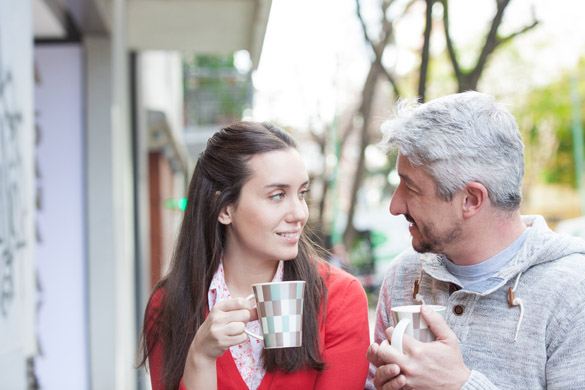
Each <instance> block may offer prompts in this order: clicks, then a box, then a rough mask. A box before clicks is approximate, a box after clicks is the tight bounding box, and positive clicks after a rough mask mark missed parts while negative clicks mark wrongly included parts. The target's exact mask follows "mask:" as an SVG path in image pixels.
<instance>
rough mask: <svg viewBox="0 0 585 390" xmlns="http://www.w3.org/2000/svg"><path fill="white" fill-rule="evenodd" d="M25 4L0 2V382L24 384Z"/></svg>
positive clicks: (30, 337)
mask: <svg viewBox="0 0 585 390" xmlns="http://www.w3.org/2000/svg"><path fill="white" fill-rule="evenodd" d="M31 14H32V11H31V5H30V2H29V1H14V0H0V84H1V87H0V378H1V379H0V381H1V383H0V386H1V387H2V388H6V389H11V390H13V389H15V390H18V389H25V388H26V379H27V378H26V358H28V357H32V356H33V355H34V354H35V352H36V343H35V329H34V326H35V306H36V305H35V301H34V300H35V292H36V289H35V284H34V266H33V256H34V245H35V238H34V219H33V218H34V211H35V210H34V208H35V206H34V201H33V199H34V186H33V178H34V168H33V167H34V138H33V134H34V132H33V77H32V75H33V61H32V41H33V40H32V28H31Z"/></svg>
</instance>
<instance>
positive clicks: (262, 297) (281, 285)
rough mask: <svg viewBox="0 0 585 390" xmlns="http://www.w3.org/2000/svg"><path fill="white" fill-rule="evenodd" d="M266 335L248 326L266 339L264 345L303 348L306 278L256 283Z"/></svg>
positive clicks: (261, 318) (255, 288)
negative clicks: (304, 279) (303, 279)
mask: <svg viewBox="0 0 585 390" xmlns="http://www.w3.org/2000/svg"><path fill="white" fill-rule="evenodd" d="M252 290H253V291H254V294H252V295H250V296H249V297H248V299H251V298H252V297H254V298H255V299H256V308H257V311H258V320H259V321H260V328H261V329H262V336H261V335H258V334H256V333H254V332H251V331H249V330H247V329H246V333H247V334H249V335H250V336H252V337H255V338H257V339H260V340H263V341H264V348H266V349H270V348H290V347H300V346H301V345H302V341H303V297H304V293H305V282H304V281H302V280H295V281H286V282H272V283H258V284H253V285H252Z"/></svg>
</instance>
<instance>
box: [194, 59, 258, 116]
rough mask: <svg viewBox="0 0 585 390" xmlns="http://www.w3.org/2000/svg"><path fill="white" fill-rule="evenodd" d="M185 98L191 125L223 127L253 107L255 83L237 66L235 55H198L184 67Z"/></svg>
mask: <svg viewBox="0 0 585 390" xmlns="http://www.w3.org/2000/svg"><path fill="white" fill-rule="evenodd" d="M183 67H184V73H185V77H184V80H185V83H184V96H185V108H186V113H187V124H188V125H195V126H200V125H209V124H224V123H229V122H233V121H236V120H240V119H241V117H242V115H243V112H244V110H245V109H246V108H248V107H250V106H251V101H252V80H251V77H250V74H242V73H240V72H238V70H237V69H236V68H235V66H234V56H233V54H229V55H195V56H193V58H191V59H189V60H185V61H184V64H183Z"/></svg>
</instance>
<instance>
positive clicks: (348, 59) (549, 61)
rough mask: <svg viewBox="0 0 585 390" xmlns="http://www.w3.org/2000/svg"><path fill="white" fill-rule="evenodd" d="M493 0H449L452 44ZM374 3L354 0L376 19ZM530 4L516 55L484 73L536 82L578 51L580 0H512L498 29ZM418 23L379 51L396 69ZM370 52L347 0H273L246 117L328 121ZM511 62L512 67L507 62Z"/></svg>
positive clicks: (515, 22) (410, 61) (481, 22)
mask: <svg viewBox="0 0 585 390" xmlns="http://www.w3.org/2000/svg"><path fill="white" fill-rule="evenodd" d="M494 2H495V1H494V0H474V1H473V2H470V1H468V0H451V2H450V7H451V15H450V16H451V23H452V34H453V36H454V39H455V40H456V43H457V45H458V47H467V46H473V45H474V44H476V43H477V41H478V37H480V36H481V35H482V33H483V30H482V29H485V28H487V27H486V26H487V24H486V19H487V18H489V17H490V15H491V10H492V9H493V7H494V5H493V4H494ZM377 3H378V2H377V1H372V0H367V1H365V0H362V2H361V4H362V9H363V11H364V14H365V15H366V18H368V20H372V21H375V20H377V14H376V10H377V9H376V8H375V4H377ZM472 3H473V4H472ZM532 4H534V10H535V11H534V12H535V14H536V16H537V18H538V19H539V20H540V21H541V23H540V25H539V26H538V27H537V28H536V29H534V30H532V31H530V32H528V33H527V34H525V35H524V36H521V37H518V39H516V40H515V45H516V46H515V47H517V48H518V51H519V53H520V54H521V55H520V59H521V61H524V63H516V64H506V63H505V62H504V61H502V62H501V64H500V67H499V68H498V67H496V66H495V67H494V71H493V72H492V73H494V72H495V73H496V74H495V75H493V74H492V76H491V77H496V78H497V77H498V75H501V74H503V73H507V72H508V71H510V72H516V73H513V74H514V75H515V77H519V78H520V79H523V80H524V82H525V83H526V84H528V85H532V84H534V85H538V84H543V83H546V82H547V81H548V80H551V79H552V78H554V77H555V76H556V75H558V73H559V71H560V70H562V69H565V68H570V67H573V66H575V64H576V63H577V60H578V58H579V57H583V56H584V55H585V23H584V22H583V15H585V1H583V0H555V1H550V0H512V1H511V3H510V5H509V6H508V8H507V10H506V14H505V19H504V24H503V26H502V27H503V28H504V30H503V31H504V32H511V31H514V30H517V29H518V28H520V27H522V26H525V25H527V24H530V23H531V21H532V9H531V5H532ZM421 29H422V21H421V20H420V19H419V18H412V19H411V20H405V21H404V22H403V23H402V24H401V25H400V27H399V29H398V31H397V42H398V45H399V46H400V47H401V48H402V49H401V50H400V51H399V53H398V56H397V58H398V60H395V62H394V63H393V64H390V61H386V60H387V58H385V61H386V62H387V64H388V65H395V66H396V69H397V70H398V71H399V72H404V71H406V70H408V69H409V68H410V67H412V66H417V62H418V61H419V60H418V58H417V56H416V55H415V54H413V53H412V50H411V49H412V47H417V46H416V45H417V44H419V43H420V39H421V38H420V34H421V33H420V32H421V31H422V30H421ZM433 42H434V45H435V47H436V49H440V48H441V45H443V44H444V42H440V40H439V39H437V40H436V42H435V41H433ZM370 56H371V53H370V52H369V50H368V48H367V47H366V46H365V44H364V39H363V33H362V31H361V27H360V25H359V22H358V20H357V18H356V17H355V1H354V0H318V1H316V0H295V1H290V0H273V1H272V8H271V13H270V18H269V22H268V26H267V31H266V36H265V40H264V46H263V51H262V56H261V59H260V63H259V66H258V69H257V70H256V72H255V73H254V76H253V77H254V84H255V88H256V96H255V102H254V114H253V119H256V120H272V121H275V122H277V123H278V124H280V125H282V126H290V127H293V128H305V127H307V126H309V125H311V126H314V127H319V126H321V125H322V123H326V122H330V121H331V120H333V117H334V116H335V114H336V113H339V112H340V111H342V110H343V109H345V108H346V107H347V106H348V105H350V104H352V103H355V102H354V101H355V99H356V96H357V92H358V91H359V90H360V88H361V85H362V83H363V80H364V78H365V75H366V73H367V71H368V69H369V60H370ZM514 66H515V67H516V69H515V70H514V69H509V68H510V67H514ZM506 67H508V68H506ZM508 76H509V75H508ZM513 77H514V76H513ZM501 79H502V83H501V85H499V84H498V83H497V82H496V83H494V84H493V88H505V87H506V84H505V78H504V77H501ZM489 92H492V93H493V92H495V91H489Z"/></svg>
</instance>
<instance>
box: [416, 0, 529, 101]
mask: <svg viewBox="0 0 585 390" xmlns="http://www.w3.org/2000/svg"><path fill="white" fill-rule="evenodd" d="M429 1H430V0H427V2H429ZM440 1H441V4H442V5H443V26H444V27H445V40H446V42H447V51H448V53H449V59H450V60H451V64H452V65H453V72H454V73H455V78H456V79H457V85H458V92H463V91H469V90H477V83H478V82H479V79H480V78H481V75H482V73H483V71H484V69H485V67H486V65H487V62H488V60H489V58H490V57H491V56H492V55H493V53H494V51H495V50H496V48H497V47H498V46H500V45H502V44H503V43H506V42H509V41H511V40H512V39H514V38H515V37H516V36H518V35H520V34H523V33H525V32H527V31H529V30H531V29H533V28H534V27H536V25H537V24H538V20H536V17H535V16H534V13H533V15H532V16H533V22H532V24H530V25H528V26H526V27H524V28H522V29H521V30H519V31H516V32H514V33H511V34H509V35H507V36H503V37H502V36H500V35H499V34H498V29H499V28H500V26H501V24H502V20H503V18H504V12H505V11H506V7H508V5H509V4H510V1H511V0H495V2H496V13H495V15H494V17H493V19H492V21H491V25H490V30H489V32H488V34H487V36H486V38H485V41H484V43H483V47H482V49H481V50H480V54H479V56H478V58H477V61H476V63H475V66H474V67H473V68H472V69H468V70H464V69H462V67H461V65H460V61H459V59H458V58H457V52H456V50H455V47H454V44H453V39H452V37H451V33H450V30H449V27H450V19H449V0H440ZM431 2H432V1H431Z"/></svg>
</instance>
